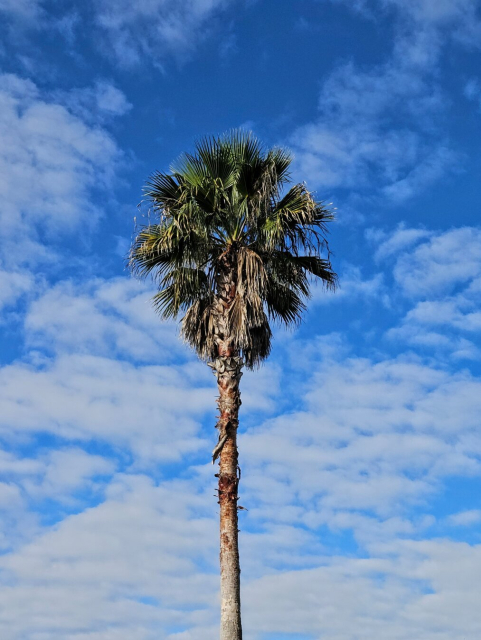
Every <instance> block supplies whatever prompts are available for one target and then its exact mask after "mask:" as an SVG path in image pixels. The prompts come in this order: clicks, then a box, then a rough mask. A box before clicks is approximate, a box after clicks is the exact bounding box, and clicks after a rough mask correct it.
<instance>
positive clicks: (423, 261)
mask: <svg viewBox="0 0 481 640" xmlns="http://www.w3.org/2000/svg"><path fill="white" fill-rule="evenodd" d="M480 275H481V231H480V230H479V229H477V228H475V227H460V228H457V229H452V230H450V231H446V232H443V233H438V234H436V235H435V236H434V237H432V238H431V239H429V240H428V241H427V242H423V243H421V244H420V245H418V246H417V247H416V248H415V249H414V250H413V251H412V252H409V251H407V252H405V253H404V254H403V255H401V256H400V257H399V258H398V260H397V262H396V265H395V267H394V278H395V280H396V282H397V284H398V285H399V286H400V287H401V289H402V290H403V291H404V293H405V294H407V295H411V296H421V297H425V296H427V297H430V298H432V297H435V296H437V295H441V294H448V293H450V292H452V291H453V289H454V288H455V287H456V286H457V285H463V286H466V285H467V284H469V283H471V282H473V281H474V280H475V279H477V278H479V276H480Z"/></svg>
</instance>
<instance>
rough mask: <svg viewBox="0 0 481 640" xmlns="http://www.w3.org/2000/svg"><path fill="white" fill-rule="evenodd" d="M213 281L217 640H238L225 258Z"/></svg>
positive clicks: (230, 279) (236, 401)
mask: <svg viewBox="0 0 481 640" xmlns="http://www.w3.org/2000/svg"><path fill="white" fill-rule="evenodd" d="M222 266H223V268H222V269H221V272H220V274H219V276H218V280H217V294H218V295H217V303H216V306H217V309H216V311H217V313H216V325H217V326H216V328H215V329H216V343H217V352H218V356H217V358H216V359H215V360H214V362H212V363H211V364H210V366H211V367H212V369H213V372H214V374H215V375H216V377H217V384H218V389H219V397H218V400H217V404H218V407H219V419H218V422H217V428H218V430H219V441H218V444H217V446H216V448H215V449H214V451H213V461H215V459H216V458H217V457H218V456H219V457H220V466H219V474H218V475H219V505H220V576H221V577H220V581H221V588H220V592H221V626H220V640H242V625H241V609H240V566H239V532H238V517H237V513H238V511H237V500H238V485H239V475H238V470H239V467H238V452H237V427H238V420H239V407H240V404H241V401H240V393H239V381H240V378H241V376H242V371H241V369H242V365H243V362H242V360H241V358H240V357H239V354H238V353H236V352H235V350H234V349H233V346H232V341H231V339H230V336H229V329H228V327H229V323H228V312H229V308H230V305H231V304H232V301H233V299H234V297H235V289H236V286H235V284H236V283H235V270H234V269H233V260H232V256H230V255H227V256H226V258H225V260H224V262H223V265H222Z"/></svg>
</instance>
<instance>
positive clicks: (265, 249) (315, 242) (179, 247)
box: [129, 131, 336, 368]
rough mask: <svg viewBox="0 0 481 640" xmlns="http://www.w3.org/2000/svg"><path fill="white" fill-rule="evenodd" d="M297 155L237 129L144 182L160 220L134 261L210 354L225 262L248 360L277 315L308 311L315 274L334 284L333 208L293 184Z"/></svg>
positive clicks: (186, 333) (142, 234) (167, 311)
mask: <svg viewBox="0 0 481 640" xmlns="http://www.w3.org/2000/svg"><path fill="white" fill-rule="evenodd" d="M291 161H292V157H291V155H290V154H289V152H288V151H286V150H284V149H280V148H274V149H270V150H265V149H264V148H263V147H262V145H261V144H260V143H259V141H258V140H257V139H256V138H255V137H254V136H253V135H252V134H250V133H245V132H241V131H233V132H230V133H228V134H225V135H224V136H220V137H209V138H205V139H203V140H201V141H200V142H198V143H197V144H196V148H195V153H193V154H185V155H183V156H181V158H180V159H179V160H178V161H177V162H176V163H175V164H173V165H172V166H171V170H170V173H160V172H157V173H154V174H153V175H152V176H151V178H150V179H149V180H148V182H147V184H146V186H145V189H144V193H145V197H146V199H147V201H148V202H149V204H150V207H151V211H152V212H153V214H154V215H155V218H156V223H155V224H149V225H148V226H144V227H142V228H141V229H140V231H139V233H138V235H137V237H136V238H135V240H134V242H133V244H132V247H131V251H130V261H129V265H130V268H131V270H132V271H133V273H134V274H136V275H138V276H140V277H146V276H148V275H152V276H153V277H154V279H155V281H156V284H157V286H158V289H159V292H158V293H157V294H156V295H155V297H154V299H153V301H154V305H155V307H156V309H157V311H158V312H159V314H160V315H161V317H162V318H164V319H171V318H177V317H179V315H181V314H182V316H183V317H182V321H181V333H182V335H183V337H184V339H185V340H186V341H187V342H188V343H189V344H190V345H191V346H192V347H193V348H194V349H195V350H196V351H197V353H198V355H199V356H200V357H201V358H203V359H206V360H208V359H214V358H215V357H216V356H217V351H216V339H215V334H216V318H215V309H216V305H218V303H219V296H222V294H221V292H220V290H219V278H220V277H221V275H222V274H223V273H225V272H226V270H230V272H231V277H232V278H233V283H234V289H235V291H234V292H233V295H232V298H231V299H230V301H229V303H228V304H226V305H225V308H226V309H227V311H226V313H227V317H228V325H229V334H230V339H231V342H232V347H233V350H234V351H235V352H236V353H238V354H239V355H242V356H243V357H244V360H245V362H246V365H247V366H248V367H250V368H252V367H253V366H255V365H256V364H258V363H259V362H260V361H261V360H263V359H264V358H266V357H267V355H268V354H269V351H270V346H271V329H270V322H271V321H280V322H281V323H284V324H285V325H291V324H296V323H298V322H299V321H300V320H301V317H302V313H303V311H304V309H305V302H306V300H307V298H308V297H309V295H310V285H311V283H312V281H314V280H316V279H317V280H320V281H321V282H322V283H323V284H324V285H325V286H327V287H328V288H334V287H335V285H336V274H335V273H334V271H333V269H332V266H331V263H330V259H329V248H328V244H327V240H326V233H327V227H326V224H327V223H328V222H329V221H330V220H332V219H333V216H332V213H331V212H330V211H329V210H328V209H327V208H325V207H324V206H323V204H322V203H320V202H316V200H315V199H314V197H313V195H312V193H310V192H309V191H308V190H307V188H306V186H305V185H304V184H295V185H293V186H292V185H289V179H290V174H289V167H290V164H291ZM324 252H325V253H326V257H325V258H323V257H321V256H322V254H323V253H324Z"/></svg>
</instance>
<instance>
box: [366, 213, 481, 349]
mask: <svg viewBox="0 0 481 640" xmlns="http://www.w3.org/2000/svg"><path fill="white" fill-rule="evenodd" d="M368 238H369V239H370V240H371V241H373V242H374V243H375V244H378V248H377V250H376V253H375V257H376V259H377V260H378V261H389V260H392V261H393V262H394V266H393V276H394V281H395V284H396V288H394V289H393V291H392V294H393V297H396V296H398V294H399V293H401V294H402V295H404V296H406V297H407V298H408V299H410V300H413V299H414V301H415V305H414V307H412V308H410V309H409V310H408V311H407V313H406V314H405V316H404V318H403V319H402V321H401V322H400V324H399V325H398V326H395V327H393V328H391V329H390V330H389V331H388V332H387V335H388V337H390V338H392V339H396V340H401V341H404V342H407V343H408V344H411V345H415V346H422V347H430V348H434V349H436V350H437V351H438V353H441V352H443V351H444V352H448V353H450V354H451V356H452V357H454V358H457V359H460V358H463V359H471V360H475V359H478V358H479V356H480V351H479V348H478V347H477V346H476V344H475V343H473V342H472V341H471V340H472V338H473V334H475V333H477V332H479V331H480V330H481V314H480V312H479V303H480V301H481V231H480V229H479V228H477V227H458V228H456V229H450V230H447V231H439V232H433V231H427V230H425V229H410V228H406V227H405V226H402V225H401V226H400V227H398V229H396V230H395V231H394V232H393V233H392V234H387V233H385V232H382V231H379V230H370V231H369V232H368Z"/></svg>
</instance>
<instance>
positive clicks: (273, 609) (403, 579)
mask: <svg viewBox="0 0 481 640" xmlns="http://www.w3.org/2000/svg"><path fill="white" fill-rule="evenodd" d="M392 552H394V554H395V555H394V557H392V558H386V557H384V558H383V557H374V558H368V559H346V558H335V559H334V560H333V561H329V562H327V563H326V566H322V567H318V568H315V569H310V570H304V571H295V572H283V573H278V574H276V575H273V576H265V577H263V578H261V579H260V580H258V581H256V582H254V583H252V584H250V585H248V586H247V588H246V589H245V595H244V603H245V611H246V622H247V625H248V626H249V627H250V628H252V629H255V630H256V631H257V633H258V634H259V635H256V633H254V634H253V636H252V637H253V638H255V639H256V640H257V638H259V637H262V635H261V634H262V633H272V634H281V633H292V634H297V635H302V634H306V635H307V636H308V637H316V638H317V637H320V636H319V634H321V636H322V638H323V639H324V638H325V639H326V640H348V639H350V638H353V637H355V638H356V640H364V639H366V640H367V639H368V638H383V639H386V640H411V638H419V639H420V640H465V638H475V637H477V636H478V635H479V634H480V633H481V623H480V618H479V604H478V598H477V587H476V585H477V573H478V572H479V570H480V567H481V564H480V563H481V547H480V546H473V547H471V546H469V545H465V544H456V543H449V542H446V541H425V542H414V541H406V542H397V541H395V542H394V543H393V544H392ZM460 611H462V612H463V615H459V612H460Z"/></svg>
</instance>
